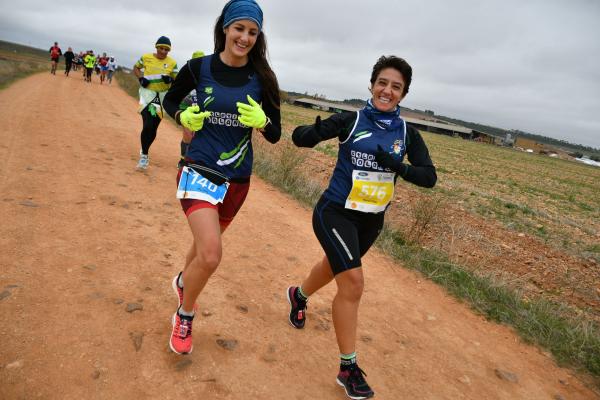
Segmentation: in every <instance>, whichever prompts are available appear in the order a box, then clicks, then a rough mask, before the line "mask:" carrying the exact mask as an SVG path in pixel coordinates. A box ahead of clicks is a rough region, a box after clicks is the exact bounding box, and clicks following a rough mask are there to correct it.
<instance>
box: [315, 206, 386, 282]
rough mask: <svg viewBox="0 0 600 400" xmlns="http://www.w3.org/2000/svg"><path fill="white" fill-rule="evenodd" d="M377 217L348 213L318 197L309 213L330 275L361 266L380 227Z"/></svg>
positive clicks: (351, 211)
mask: <svg viewBox="0 0 600 400" xmlns="http://www.w3.org/2000/svg"><path fill="white" fill-rule="evenodd" d="M384 214H385V213H384V212H381V213H379V214H371V213H365V212H361V211H355V210H349V209H347V208H344V206H343V205H340V204H337V203H334V202H332V201H330V200H327V199H326V198H325V197H321V198H320V199H319V202H318V203H317V205H316V206H315V209H314V212H313V219H312V223H313V230H314V231H315V235H316V236H317V239H318V240H319V243H321V247H323V250H324V251H325V255H326V256H327V260H328V261H329V264H330V265H331V270H332V271H333V274H334V275H337V274H339V273H340V272H344V271H346V270H348V269H351V268H358V267H360V266H361V265H362V263H361V257H362V256H364V255H365V254H366V252H367V251H368V250H369V249H370V248H371V246H372V245H373V243H374V242H375V240H376V239H377V237H378V236H379V233H380V232H381V228H382V227H383V219H384Z"/></svg>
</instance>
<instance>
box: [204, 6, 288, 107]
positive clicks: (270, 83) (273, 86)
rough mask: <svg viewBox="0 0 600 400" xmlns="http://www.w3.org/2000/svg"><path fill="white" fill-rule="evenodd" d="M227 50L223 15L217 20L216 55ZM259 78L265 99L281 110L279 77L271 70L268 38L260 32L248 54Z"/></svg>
mask: <svg viewBox="0 0 600 400" xmlns="http://www.w3.org/2000/svg"><path fill="white" fill-rule="evenodd" d="M223 50H225V32H224V30H223V13H221V15H220V16H219V18H217V22H216V23H215V50H214V53H215V54H219V53H220V52H222V51H223ZM248 57H249V58H250V61H251V62H252V65H253V66H254V69H255V70H256V73H257V74H258V78H259V80H260V83H261V84H262V87H263V92H264V93H265V97H266V98H265V99H264V100H266V101H268V102H269V103H271V105H272V106H273V107H275V108H279V102H280V98H279V84H278V83H277V77H276V76H275V72H273V70H272V69H271V66H270V65H269V61H268V60H267V38H266V37H265V34H264V33H263V32H262V31H260V32H259V34H258V37H257V38H256V43H255V44H254V47H252V50H250V53H249V54H248Z"/></svg>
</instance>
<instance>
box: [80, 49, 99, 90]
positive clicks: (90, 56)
mask: <svg viewBox="0 0 600 400" xmlns="http://www.w3.org/2000/svg"><path fill="white" fill-rule="evenodd" d="M83 63H84V65H85V81H86V82H89V83H92V72H94V65H95V64H96V56H95V55H94V52H93V51H92V50H88V53H87V54H86V56H85V57H84V58H83Z"/></svg>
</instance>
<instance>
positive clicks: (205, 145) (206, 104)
mask: <svg viewBox="0 0 600 400" xmlns="http://www.w3.org/2000/svg"><path fill="white" fill-rule="evenodd" d="M212 57H218V55H215V54H212V55H209V56H205V57H204V58H203V60H202V66H201V70H200V74H199V79H198V86H197V87H196V95H197V98H198V100H197V101H198V105H199V106H200V111H211V112H212V115H211V116H210V118H207V119H205V120H204V126H203V127H202V129H201V130H199V131H197V132H196V134H195V135H194V138H193V139H192V142H191V143H190V146H189V148H188V150H187V153H186V157H187V158H189V159H191V160H193V161H194V162H195V163H198V164H200V165H204V166H206V167H208V168H211V169H213V170H215V171H218V172H220V173H221V174H223V175H225V176H227V177H228V178H246V177H249V176H250V175H251V174H252V160H253V153H252V142H251V139H252V128H250V127H247V126H246V125H244V124H242V123H241V122H239V120H238V117H239V115H238V112H237V106H236V103H237V102H238V101H239V102H242V103H246V104H247V103H248V99H247V98H246V96H247V95H250V96H251V97H252V98H253V99H254V100H256V102H257V103H260V102H261V93H262V86H261V84H260V82H259V79H258V76H257V75H256V74H255V73H253V74H252V75H251V77H249V78H250V80H249V82H248V83H247V84H246V85H244V86H240V87H227V86H223V85H221V84H219V83H218V82H217V81H216V80H215V79H214V77H213V75H212V73H211V71H210V65H211V59H212Z"/></svg>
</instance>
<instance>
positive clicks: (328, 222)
mask: <svg viewBox="0 0 600 400" xmlns="http://www.w3.org/2000/svg"><path fill="white" fill-rule="evenodd" d="M411 79H412V68H411V67H410V65H409V64H408V63H407V62H406V61H404V60H403V59H401V58H398V57H395V56H389V57H386V56H382V57H381V58H379V60H377V63H376V64H375V65H374V66H373V71H372V74H371V87H370V91H371V95H372V96H371V98H370V100H368V102H367V104H366V106H365V107H364V108H363V109H361V110H360V111H357V112H343V113H340V114H334V115H332V116H331V117H329V118H327V119H325V120H323V121H321V120H320V118H319V117H317V120H316V122H315V124H314V125H308V126H299V127H297V128H296V129H295V130H294V133H293V135H292V140H293V141H294V144H296V146H299V147H314V146H315V145H316V144H317V143H319V142H321V141H324V140H329V139H333V138H337V139H338V140H339V151H338V159H337V164H336V166H335V169H334V171H333V175H332V176H331V180H330V183H329V187H328V188H327V189H326V190H325V192H324V193H323V195H322V196H321V199H320V200H319V201H318V203H317V205H316V206H315V209H314V213H313V221H312V222H313V229H314V231H315V235H316V236H317V239H318V240H319V242H320V244H321V246H322V247H323V250H324V252H325V256H324V257H323V259H322V260H321V261H319V262H317V263H316V265H315V266H314V267H313V268H312V270H311V272H310V273H309V275H308V276H307V277H306V279H305V280H304V281H303V282H302V284H301V285H300V286H291V287H289V288H288V290H287V299H288V301H289V304H290V315H289V321H290V323H291V324H292V326H294V327H295V328H297V329H302V328H304V324H305V321H306V314H305V313H306V302H307V301H308V297H309V296H311V295H312V294H314V293H315V292H316V291H317V290H319V289H320V288H322V287H323V286H325V285H327V284H328V283H329V282H331V281H332V280H334V279H335V282H336V284H337V294H336V296H335V298H334V299H333V305H332V317H333V325H334V327H335V333H336V338H337V343H338V347H339V350H340V371H339V373H338V376H337V383H338V384H339V385H341V386H343V387H344V389H345V390H346V394H347V395H348V397H350V398H352V399H366V398H369V397H372V396H373V395H374V393H373V390H371V388H370V387H369V385H368V384H367V382H366V380H365V378H364V375H365V374H364V372H363V371H362V370H361V369H360V368H359V367H358V364H357V362H356V326H357V320H358V306H359V303H360V299H361V296H362V293H363V286H364V279H363V269H362V263H361V257H362V256H363V255H364V254H365V253H366V252H367V251H368V250H369V248H370V247H371V245H372V244H373V242H375V239H377V236H378V235H379V233H380V232H381V228H382V226H383V220H384V215H385V211H386V209H387V208H388V206H389V204H390V201H391V199H392V196H393V194H394V185H395V183H396V180H397V179H398V177H401V178H402V179H404V180H405V181H408V182H411V183H413V184H415V185H418V186H422V187H428V188H431V187H433V186H434V185H435V183H436V180H437V176H436V172H435V167H434V165H433V163H432V161H431V158H430V157H429V151H428V150H427V146H426V145H425V142H424V141H423V139H422V137H421V135H420V134H419V132H418V131H417V130H416V129H414V128H413V127H410V126H407V125H406V123H405V122H404V120H403V119H402V118H401V117H400V107H399V106H398V104H399V103H400V101H401V100H402V99H403V98H404V97H405V96H406V94H407V93H408V88H409V86H410V83H411ZM406 159H408V161H409V163H410V164H409V163H406V162H405V160H406Z"/></svg>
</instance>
